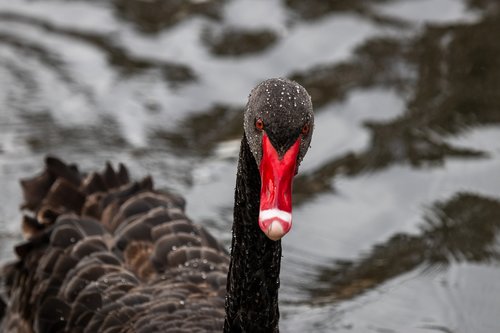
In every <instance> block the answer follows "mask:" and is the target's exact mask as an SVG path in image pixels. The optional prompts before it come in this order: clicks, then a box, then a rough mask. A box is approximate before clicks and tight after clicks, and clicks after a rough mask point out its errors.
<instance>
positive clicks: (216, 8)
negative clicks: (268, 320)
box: [0, 0, 500, 333]
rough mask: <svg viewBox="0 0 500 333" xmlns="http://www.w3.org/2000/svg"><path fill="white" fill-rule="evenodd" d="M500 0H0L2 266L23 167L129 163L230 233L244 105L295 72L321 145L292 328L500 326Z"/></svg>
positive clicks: (303, 176)
mask: <svg viewBox="0 0 500 333" xmlns="http://www.w3.org/2000/svg"><path fill="white" fill-rule="evenodd" d="M499 32H500V2H499V1H497V0H372V1H368V0H309V1H306V0H191V1H181V0H105V1H104V0H99V1H98V0H65V1H63V0H15V1H14V0H0V185H1V187H0V188H1V191H0V203H1V204H0V261H6V260H9V259H12V258H13V254H12V250H11V249H12V246H13V244H15V242H17V241H19V240H20V239H21V234H20V231H19V221H20V217H21V213H20V212H19V210H18V207H19V204H20V203H21V200H22V198H21V193H20V187H19V186H18V179H19V178H21V177H26V176H28V175H31V174H33V173H34V172H37V171H39V170H41V168H42V163H43V157H44V156H45V155H46V154H48V153H51V154H56V155H59V156H61V157H63V158H64V159H65V160H66V161H69V162H76V163H78V164H80V165H81V167H82V169H84V170H90V169H95V168H99V169H100V168H103V166H104V163H105V161H107V160H110V161H114V162H115V163H116V162H117V161H123V162H125V163H126V164H128V165H129V166H130V167H131V169H132V173H133V174H134V175H135V176H136V177H142V176H144V175H146V174H151V175H153V176H154V179H155V181H156V185H157V187H159V188H162V189H168V190H170V191H174V192H176V193H181V194H182V195H184V196H185V197H186V198H187V200H188V206H187V212H188V215H189V216H190V217H191V218H192V219H193V220H194V221H196V222H198V223H202V224H204V225H205V226H207V227H208V228H209V229H210V230H211V231H212V232H213V233H214V234H215V235H216V237H217V238H218V239H220V240H221V241H223V242H224V243H225V244H226V245H227V246H229V240H230V228H231V223H232V206H233V191H234V181H235V170H236V159H237V152H238V149H239V147H238V146H239V140H240V137H241V134H242V111H243V107H244V105H245V103H246V99H247V96H248V93H249V91H250V89H251V88H252V87H253V86H255V85H256V84H257V83H258V82H260V81H262V80H264V79H266V78H269V77H276V76H281V77H288V78H291V79H294V80H296V81H298V82H299V83H301V84H302V85H304V86H305V87H306V89H308V91H309V92H310V94H311V95H312V99H313V104H314V106H315V112H316V128H315V133H314V138H313V142H312V148H311V149H310V152H309V154H308V155H307V157H306V159H305V161H304V162H303V164H302V166H301V170H300V175H299V176H298V178H297V179H296V181H295V189H294V199H295V208H294V216H295V217H294V221H295V223H294V228H293V229H292V231H291V233H290V234H289V235H288V236H287V237H286V238H285V239H284V241H283V246H284V251H283V253H284V258H283V263H282V273H281V280H282V287H281V292H280V302H281V303H280V304H281V305H280V306H281V313H282V316H281V317H282V320H281V323H280V325H281V330H282V331H283V332H360V333H361V332H379V333H382V332H383V333H391V332H410V333H412V332H415V333H417V332H422V333H425V332H448V333H449V332H453V333H459V332H473V333H481V332H484V333H494V332H500V320H499V319H498V314H499V313H500V282H499V281H500V266H499V259H500V39H499Z"/></svg>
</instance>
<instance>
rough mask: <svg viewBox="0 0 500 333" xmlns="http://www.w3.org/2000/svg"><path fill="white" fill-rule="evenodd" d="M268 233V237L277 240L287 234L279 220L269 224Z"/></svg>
mask: <svg viewBox="0 0 500 333" xmlns="http://www.w3.org/2000/svg"><path fill="white" fill-rule="evenodd" d="M266 235H267V237H269V239H271V240H273V241H277V240H279V239H281V238H282V237H283V236H285V231H284V230H283V227H282V226H281V223H279V222H278V221H273V222H271V224H270V225H269V228H268V229H267V233H266Z"/></svg>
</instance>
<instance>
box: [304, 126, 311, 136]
mask: <svg viewBox="0 0 500 333" xmlns="http://www.w3.org/2000/svg"><path fill="white" fill-rule="evenodd" d="M310 129H311V126H309V124H305V125H304V127H302V135H307V134H309V130H310Z"/></svg>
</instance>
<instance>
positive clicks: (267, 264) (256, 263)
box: [224, 136, 281, 332]
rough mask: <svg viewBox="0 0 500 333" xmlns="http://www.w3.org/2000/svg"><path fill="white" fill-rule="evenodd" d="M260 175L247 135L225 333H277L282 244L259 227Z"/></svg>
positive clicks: (240, 168)
mask: <svg viewBox="0 0 500 333" xmlns="http://www.w3.org/2000/svg"><path fill="white" fill-rule="evenodd" d="M259 195H260V175H259V170H258V169H257V164H256V163H255V159H254V157H253V155H252V153H251V152H250V147H249V146H248V143H247V140H246V138H245V136H243V140H242V141H241V150H240V160H239V163H238V174H237V177H236V192H235V202H234V223H233V239H232V245H231V263H230V265H229V274H228V277H227V298H226V319H225V322H224V332H278V331H279V327H278V321H279V310H278V289H279V273H280V262H281V241H272V240H270V239H269V238H267V237H266V235H264V233H263V232H262V231H261V230H260V228H259V223H258V217H259V202H260V198H259Z"/></svg>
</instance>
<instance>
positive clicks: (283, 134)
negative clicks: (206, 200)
mask: <svg viewBox="0 0 500 333" xmlns="http://www.w3.org/2000/svg"><path fill="white" fill-rule="evenodd" d="M244 119H245V120H244V129H245V134H244V135H243V138H242V142H241V149H240V159H239V163H238V170H237V172H238V173H237V179H236V191H235V208H234V223H233V236H232V247H231V253H230V254H229V253H228V252H227V251H226V250H225V248H224V247H223V246H222V245H221V244H220V243H218V242H217V241H216V240H215V238H214V237H213V236H211V235H210V233H209V232H207V231H206V230H205V228H203V227H202V226H200V225H197V224H194V223H192V222H191V220H190V219H189V218H188V217H187V216H186V214H185V210H184V208H185V202H184V199H183V198H182V197H179V196H177V195H173V194H171V193H165V192H162V191H159V190H156V189H155V188H154V186H153V180H152V179H151V178H149V177H146V178H144V179H142V180H139V181H133V180H131V179H130V177H129V173H128V170H127V168H126V167H125V166H124V165H121V164H120V165H119V167H118V168H117V169H115V168H113V167H112V166H111V165H110V164H108V165H107V166H106V168H105V170H104V171H103V172H100V173H98V172H91V173H88V174H86V173H82V172H81V171H80V170H79V169H78V167H77V166H76V165H72V164H66V163H65V162H63V161H62V160H60V159H58V158H55V157H48V158H46V161H45V169H44V171H43V172H42V173H41V174H39V175H37V176H35V177H33V178H29V179H25V180H22V181H21V185H22V188H23V192H24V199H25V202H24V204H23V208H24V209H25V210H26V211H27V212H28V214H27V215H25V216H24V218H23V221H22V228H23V232H24V234H25V236H26V239H27V240H26V241H25V242H23V243H21V244H19V245H17V246H16V248H15V251H16V254H17V256H18V259H17V261H15V262H13V263H10V264H8V265H6V266H5V267H3V268H2V271H1V273H0V274H1V280H2V284H3V285H4V287H3V288H2V290H3V293H2V295H1V298H0V320H1V324H0V331H1V332H6V333H32V332H33V333H34V332H37V333H41V332H51V333H55V332H71V333H77V332H92V333H95V332H102V333H115V332H137V333H142V332H179V333H180V332H220V331H222V330H223V331H225V332H278V330H279V326H278V321H279V310H278V288H279V270H280V260H281V241H280V238H281V237H283V236H284V235H285V234H286V233H287V232H288V231H289V230H290V228H291V184H292V178H293V176H294V174H295V173H296V172H297V168H298V165H299V164H300V161H301V160H302V158H303V157H304V155H305V153H306V151H307V148H308V147H309V144H310V139H311V135H312V128H313V115H312V105H311V100H310V97H309V95H308V94H307V92H306V91H305V89H304V88H303V87H301V86H300V85H298V84H297V83H295V82H292V81H288V80H286V79H270V80H267V81H264V82H263V83H261V84H259V85H258V86H257V87H256V88H254V89H253V90H252V92H251V94H250V97H249V101H248V104H247V107H246V110H245V118H244Z"/></svg>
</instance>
